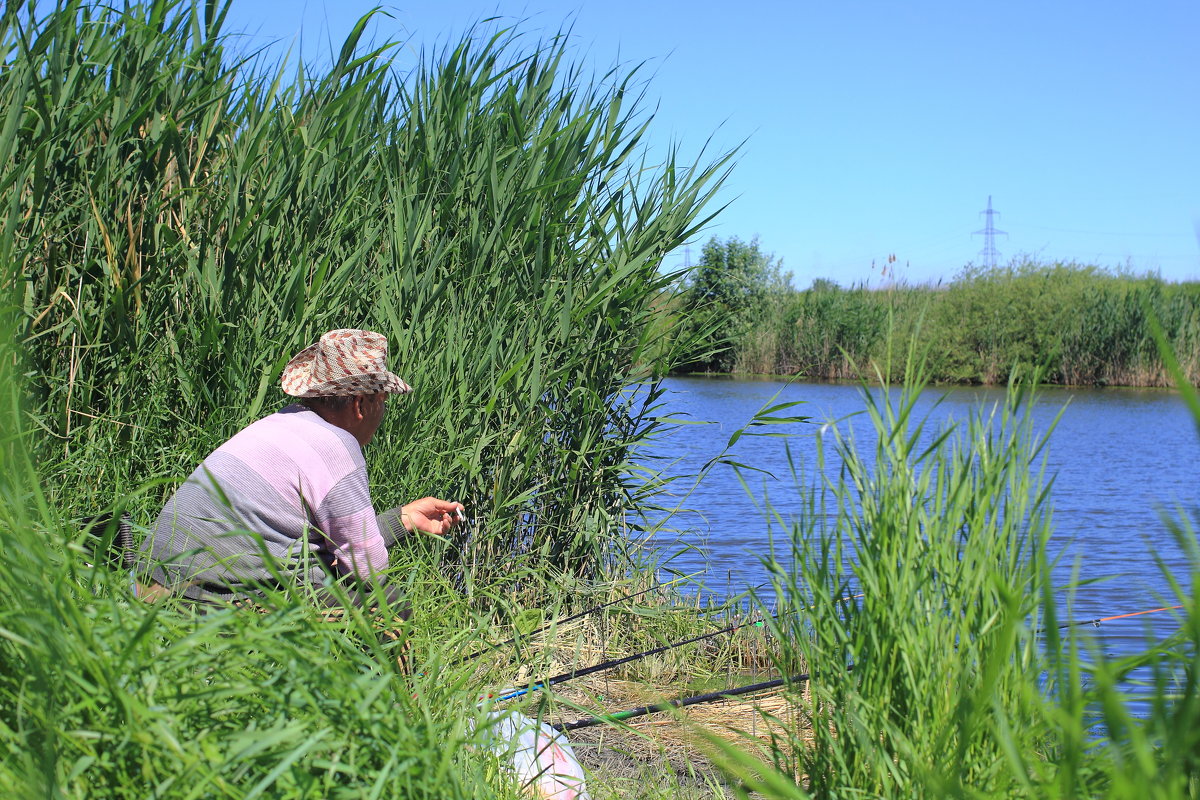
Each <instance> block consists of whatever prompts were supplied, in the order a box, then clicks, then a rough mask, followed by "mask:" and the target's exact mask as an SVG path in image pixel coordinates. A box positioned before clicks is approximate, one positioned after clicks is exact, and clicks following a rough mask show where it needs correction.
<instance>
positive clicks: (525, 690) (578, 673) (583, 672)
mask: <svg viewBox="0 0 1200 800" xmlns="http://www.w3.org/2000/svg"><path fill="white" fill-rule="evenodd" d="M861 596H862V595H855V597H861ZM851 599H853V598H851ZM1178 608H1183V606H1164V607H1163V608H1152V609H1148V610H1145V611H1134V612H1131V613H1128V614H1115V615H1113V616H1110V617H1100V618H1099V619H1090V620H1078V621H1074V622H1066V623H1063V624H1062V625H1059V626H1058V627H1059V628H1067V627H1071V626H1073V625H1095V626H1099V625H1100V623H1101V622H1111V621H1112V620H1117V619H1125V618H1128V617H1137V616H1140V615H1142V614H1154V613H1157V612H1160V611H1172V610H1175V609H1178ZM778 616H779V615H778V614H773V615H771V616H770V617H768V618H767V619H776V618H778ZM763 621H764V620H755V621H752V622H740V623H738V624H736V625H730V626H729V627H727V628H722V629H720V630H717V631H712V632H710V633H704V634H701V635H699V636H693V637H692V638H690V639H684V640H682V641H679V642H673V643H671V644H665V645H662V646H661V647H655V648H653V649H650V650H644V651H642V652H640V653H634V654H633V655H629V656H624V657H622V658H614V659H610V660H608V661H603V662H601V663H599V664H596V665H594V666H591V667H584V668H582V669H574V670H571V671H570V672H563V673H561V674H558V675H554V676H552V677H550V678H547V679H545V680H542V681H538V682H537V683H533V684H530V685H529V686H525V687H521V688H516V689H510V690H508V691H506V692H501V693H499V694H488V695H484V696H482V697H481V698H480V699H481V700H485V699H490V700H495V701H496V702H503V701H505V700H512V699H514V698H517V697H521V696H522V695H525V694H529V693H530V692H535V691H539V690H541V689H546V688H549V687H551V686H555V685H557V684H560V683H565V682H567V681H569V680H574V679H575V678H582V677H585V676H587V675H594V674H595V673H597V672H604V671H606V670H610V669H614V668H616V667H619V666H621V665H623V664H628V663H630V662H632V661H637V660H639V659H642V658H647V657H649V656H653V655H658V654H659V653H665V652H667V651H668V650H674V649H675V648H677V647H683V646H685V645H689V644H695V643H696V642H702V641H704V640H706V639H712V638H715V637H717V636H721V635H723V634H726V633H732V632H734V631H736V630H738V629H739V628H746V627H751V626H760V625H762V624H763Z"/></svg>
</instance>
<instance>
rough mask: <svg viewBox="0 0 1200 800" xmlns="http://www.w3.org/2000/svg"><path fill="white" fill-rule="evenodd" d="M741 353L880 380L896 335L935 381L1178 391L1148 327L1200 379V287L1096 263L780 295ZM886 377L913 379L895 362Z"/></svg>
mask: <svg viewBox="0 0 1200 800" xmlns="http://www.w3.org/2000/svg"><path fill="white" fill-rule="evenodd" d="M755 310H756V311H757V312H758V318H757V319H756V320H755V322H754V324H753V325H750V326H748V327H747V328H746V330H745V332H744V333H742V334H741V335H740V336H739V337H737V338H736V339H735V340H734V341H733V342H732V344H731V348H732V351H731V352H730V354H729V355H728V357H727V359H726V360H727V361H728V362H729V363H731V364H732V371H734V372H742V373H759V374H784V375H803V376H805V377H809V378H817V379H822V380H858V379H861V378H871V377H873V376H874V373H875V372H876V371H878V370H879V369H881V368H882V365H883V364H884V363H888V359H887V348H888V342H889V341H890V338H889V337H896V338H898V339H900V340H901V341H903V340H904V339H905V338H907V337H912V336H919V337H920V339H921V341H922V342H923V343H924V345H925V349H926V351H927V353H926V365H927V368H928V370H929V377H930V380H932V381H934V382H938V383H975V384H990V385H999V386H1003V385H1005V384H1006V383H1007V382H1008V381H1009V379H1010V378H1014V377H1025V378H1028V377H1029V376H1031V375H1032V374H1034V371H1035V370H1036V371H1038V372H1039V374H1040V376H1041V379H1042V381H1043V382H1045V383H1053V384H1063V385H1071V386H1108V385H1114V386H1168V385H1170V376H1169V374H1168V372H1167V370H1166V368H1165V366H1164V364H1163V361H1162V359H1161V358H1160V357H1159V353H1158V349H1157V347H1156V346H1155V343H1154V337H1153V335H1152V333H1151V329H1150V323H1149V320H1150V318H1151V317H1154V318H1156V319H1158V320H1159V321H1160V322H1161V324H1162V326H1163V329H1164V332H1165V334H1166V337H1167V341H1168V343H1169V344H1170V346H1171V347H1172V349H1173V351H1174V352H1175V353H1176V354H1177V356H1178V358H1179V359H1180V360H1181V362H1182V366H1183V368H1184V374H1185V375H1186V376H1187V377H1188V379H1189V380H1191V381H1193V382H1196V381H1200V284H1196V283H1168V282H1165V281H1163V280H1161V279H1159V278H1158V277H1156V276H1153V275H1144V276H1139V275H1131V274H1127V273H1124V272H1121V271H1110V270H1104V269H1100V268H1097V267H1094V266H1088V265H1082V264H1074V263H1055V264H1042V263H1038V262H1036V261H1031V260H1018V261H1014V262H1013V263H1012V264H1010V265H1008V266H1005V267H998V268H995V269H981V268H975V267H967V268H965V269H964V270H963V271H962V272H960V273H959V274H958V275H957V276H955V278H954V279H953V280H950V281H948V282H946V283H945V284H939V285H937V286H912V285H907V284H903V283H901V284H896V285H891V286H887V287H881V288H867V287H866V286H853V287H849V288H843V287H840V286H838V285H837V284H835V283H833V282H832V281H828V280H817V281H814V282H813V285H812V287H810V288H809V289H806V290H804V291H793V290H786V291H777V292H775V293H774V295H773V297H772V298H771V300H770V301H769V302H764V303H761V304H759V305H758V306H756V309H755ZM890 363H891V364H892V367H893V368H894V369H893V372H892V373H891V374H889V375H887V376H886V377H887V378H888V380H890V381H893V382H897V383H898V382H900V381H902V380H903V373H902V371H901V370H902V365H901V364H899V362H896V361H892V362H890Z"/></svg>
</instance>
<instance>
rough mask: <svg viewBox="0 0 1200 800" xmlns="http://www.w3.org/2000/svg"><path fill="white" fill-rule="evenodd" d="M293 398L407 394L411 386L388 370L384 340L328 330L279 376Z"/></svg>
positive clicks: (377, 335)
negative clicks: (383, 393) (382, 393)
mask: <svg viewBox="0 0 1200 800" xmlns="http://www.w3.org/2000/svg"><path fill="white" fill-rule="evenodd" d="M279 381H280V383H282V384H283V391H284V392H285V393H287V394H290V395H291V396H292V397H338V396H345V395H355V394H379V393H380V392H387V393H388V394H408V393H409V392H411V391H412V387H411V386H409V385H408V384H407V383H405V382H404V381H403V380H401V379H400V376H398V375H395V374H393V373H391V372H389V371H388V368H387V337H386V336H384V335H383V334H381V333H375V332H373V331H360V330H354V329H352V328H347V329H342V330H336V331H330V332H329V333H326V334H325V335H323V336H322V337H321V341H319V342H317V343H316V344H314V345H311V346H310V347H306V348H304V349H303V350H301V351H300V352H299V353H297V354H296V355H295V356H293V357H292V360H291V361H289V362H288V364H287V366H286V367H284V368H283V374H282V375H280V376H279Z"/></svg>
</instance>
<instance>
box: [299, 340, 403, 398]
mask: <svg viewBox="0 0 1200 800" xmlns="http://www.w3.org/2000/svg"><path fill="white" fill-rule="evenodd" d="M319 347H320V343H317V344H313V345H309V346H308V347H306V348H304V349H303V350H301V351H300V352H299V353H297V354H296V355H295V356H293V357H292V360H291V361H289V362H288V363H287V366H286V367H284V368H283V372H282V373H280V376H279V381H280V384H281V385H282V387H283V391H284V393H285V394H288V395H290V396H292V397H347V396H351V395H358V394H384V393H386V394H408V393H409V392H411V391H412V387H411V386H409V385H408V383H406V382H405V380H404V379H403V378H401V377H400V376H399V375H397V374H396V373H394V372H391V371H390V370H384V371H381V372H364V373H361V374H358V375H346V376H343V377H340V378H336V379H334V380H328V381H320V382H315V381H314V380H313V376H312V365H313V361H314V359H315V358H316V355H317V349H318V348H319Z"/></svg>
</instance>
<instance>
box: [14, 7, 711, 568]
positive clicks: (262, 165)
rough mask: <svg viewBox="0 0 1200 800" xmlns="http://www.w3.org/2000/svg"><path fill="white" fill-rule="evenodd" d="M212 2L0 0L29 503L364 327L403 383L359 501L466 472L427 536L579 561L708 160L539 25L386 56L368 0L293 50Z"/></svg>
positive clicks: (659, 354) (617, 464) (616, 463)
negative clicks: (464, 509)
mask: <svg viewBox="0 0 1200 800" xmlns="http://www.w3.org/2000/svg"><path fill="white" fill-rule="evenodd" d="M227 8H228V6H227V4H226V3H203V4H202V3H198V2H197V3H189V2H186V0H158V1H157V2H152V3H147V4H131V5H129V6H127V7H124V8H120V9H114V8H111V7H108V6H104V5H101V4H97V3H90V2H83V1H82V0H60V1H59V2H58V3H57V4H56V5H55V6H53V8H51V9H49V10H45V9H42V8H39V7H37V6H36V5H35V4H34V3H32V2H27V3H25V4H23V5H22V4H17V6H13V5H10V6H9V8H8V10H7V11H6V12H5V14H4V15H3V17H0V47H2V48H3V51H4V63H5V65H6V67H5V69H4V71H3V72H2V73H0V96H2V97H3V98H4V108H5V110H6V111H5V120H4V125H3V127H2V129H0V181H2V183H3V185H4V186H5V187H6V188H7V189H8V191H7V192H6V194H5V196H6V198H7V199H8V203H7V205H6V209H5V215H4V217H3V227H2V228H0V252H2V253H3V254H4V255H5V257H6V261H5V263H6V264H8V265H10V269H9V270H8V271H7V272H5V273H4V275H3V277H2V278H0V283H2V284H3V286H4V287H5V288H6V290H9V291H15V292H17V293H18V294H19V296H20V302H19V304H20V307H21V313H20V315H19V320H18V335H17V340H18V342H19V343H20V345H21V347H20V354H21V358H22V359H23V364H24V368H25V371H26V373H27V374H28V376H29V387H30V391H31V400H32V405H31V414H32V415H33V416H34V418H36V420H37V426H38V429H39V431H40V432H41V433H42V434H43V435H42V436H40V437H39V438H38V440H37V442H38V448H39V456H38V463H39V465H40V471H41V473H42V474H43V475H44V476H46V477H47V478H48V479H50V482H51V484H52V485H54V487H55V490H54V492H53V501H54V502H55V503H56V504H58V505H60V506H62V507H65V508H69V509H71V510H72V511H73V512H75V513H86V512H89V511H92V510H93V509H97V508H100V507H104V506H107V505H109V504H111V503H112V502H114V500H115V499H116V498H120V497H123V496H125V495H127V494H128V492H129V490H131V489H133V488H135V487H137V486H139V485H141V483H142V482H143V481H145V480H147V479H149V478H154V477H160V476H161V477H171V478H178V477H179V476H182V475H184V474H186V473H187V472H188V471H190V469H191V466H192V465H193V464H195V463H196V462H197V461H199V460H200V459H201V458H202V457H203V456H204V455H205V454H206V453H207V452H208V451H209V450H211V449H212V448H213V447H214V446H215V445H216V444H218V443H219V442H220V441H222V440H223V439H224V438H226V437H228V436H229V435H230V434H231V433H233V432H234V431H235V430H237V429H238V428H239V427H240V426H242V425H244V424H245V423H246V422H248V421H250V420H251V419H253V418H255V417H257V416H261V415H262V414H263V413H266V412H267V411H269V410H270V409H272V408H274V407H276V406H278V405H279V404H281V403H282V402H283V401H284V398H283V397H282V396H281V394H280V393H279V391H278V389H277V388H276V380H277V376H278V372H279V369H280V368H281V367H282V365H283V363H284V361H285V360H286V359H287V357H288V356H289V355H290V354H292V353H294V352H296V351H297V350H299V349H300V348H301V347H303V346H305V345H306V344H308V343H309V342H311V341H313V340H315V338H316V337H317V336H318V335H319V334H320V333H321V332H322V331H324V330H327V329H330V328H334V327H358V326H362V327H372V328H375V329H377V330H381V331H383V332H384V333H386V334H387V335H388V336H389V339H390V341H391V343H392V348H393V353H394V356H393V363H394V364H395V367H396V369H397V371H399V372H400V373H401V374H402V375H405V377H406V378H408V379H409V380H410V383H412V384H413V385H414V386H416V388H417V392H416V394H414V395H412V396H411V397H410V398H408V399H406V401H405V403H404V405H403V406H402V407H401V408H400V411H399V413H393V415H392V416H391V418H390V420H389V421H387V422H386V423H385V427H384V429H383V431H381V435H380V436H379V437H378V438H377V440H376V442H375V443H374V444H373V445H372V451H373V452H372V454H371V458H370V461H371V463H372V470H373V471H372V478H373V481H374V483H375V485H376V487H377V488H376V497H377V501H378V502H379V503H380V504H381V505H383V504H391V503H397V502H400V501H402V500H405V499H409V498H411V497H413V496H414V495H418V494H425V493H438V494H442V495H446V496H454V497H457V498H461V499H463V500H466V501H468V502H469V503H470V505H471V507H472V509H473V510H474V512H475V513H474V517H475V522H476V524H475V525H473V526H472V527H470V528H469V529H468V531H467V533H466V536H465V538H463V539H461V540H460V541H458V542H457V545H458V549H457V554H456V555H455V556H454V557H455V558H457V559H458V560H459V561H460V562H462V563H467V564H474V565H476V566H477V567H478V568H479V569H482V570H484V571H485V572H487V571H488V570H492V569H493V567H496V565H497V564H498V563H499V561H498V559H501V557H502V556H503V557H504V558H506V559H511V558H514V557H515V558H518V559H525V563H527V564H535V563H536V564H541V565H544V566H546V567H547V568H551V569H554V570H565V571H568V572H572V573H579V574H585V573H586V574H594V573H595V572H596V571H598V570H599V569H601V568H602V566H603V559H602V555H601V553H602V552H603V551H604V548H605V547H607V546H608V545H609V544H612V543H613V542H615V541H617V540H619V538H620V534H621V532H622V526H623V525H625V524H626V522H625V518H626V512H629V511H633V512H636V509H637V506H638V504H639V503H640V502H641V500H642V497H643V493H644V492H647V491H652V490H653V487H652V486H651V487H649V488H646V487H644V486H643V484H642V483H641V481H639V480H634V479H632V478H631V466H632V465H631V463H630V461H631V458H632V453H633V452H634V448H635V447H636V445H637V443H638V442H640V441H641V440H643V439H644V438H645V437H646V436H649V435H652V434H653V432H654V431H655V430H656V426H657V424H658V423H657V422H656V421H655V414H654V412H653V408H654V403H655V398H656V396H657V393H658V390H657V389H656V388H655V383H654V381H655V373H656V369H655V365H658V366H660V367H661V365H664V364H665V365H668V366H669V364H670V361H671V358H672V355H671V354H672V352H673V350H672V347H671V345H670V344H669V343H670V342H671V341H672V337H671V330H670V328H669V327H666V328H664V326H663V325H662V320H661V318H658V317H656V315H655V313H654V311H653V303H654V302H656V300H657V299H658V298H659V296H660V295H661V294H662V292H663V291H665V290H667V289H668V288H669V287H670V286H671V285H672V284H673V282H674V280H675V278H676V277H677V276H676V275H674V274H670V273H661V272H660V271H659V267H660V265H661V260H662V257H663V255H664V254H665V253H667V252H668V251H670V250H672V249H673V248H674V247H676V246H677V245H678V244H680V243H682V242H683V241H685V240H687V239H688V238H689V237H691V236H692V235H694V233H695V231H696V230H697V229H698V228H699V227H700V226H701V225H702V224H703V223H704V222H705V220H706V218H705V217H703V216H702V214H701V209H702V208H703V206H704V204H705V203H706V202H707V201H708V199H709V198H710V197H711V193H712V191H713V190H714V189H715V187H716V186H717V185H719V183H720V181H721V180H722V179H723V177H724V169H725V165H726V163H727V162H726V159H725V158H724V157H718V158H716V159H715V160H714V161H713V162H712V163H708V164H704V163H699V162H697V163H680V161H679V159H678V156H677V154H676V152H675V151H673V150H672V151H669V152H668V153H667V154H666V155H665V156H664V157H663V159H662V160H660V161H654V162H651V161H649V160H648V156H647V155H646V148H645V144H644V143H645V140H644V136H645V132H646V129H647V126H648V125H649V124H650V123H651V121H652V119H651V115H650V114H649V113H647V112H646V111H645V110H644V109H643V104H642V102H641V91H642V88H643V87H642V84H641V83H640V78H639V76H638V75H637V72H636V70H623V69H621V68H614V69H613V70H612V71H611V72H609V73H607V74H604V75H600V76H591V75H588V74H586V73H585V72H584V71H583V69H582V68H580V67H578V66H576V65H573V64H571V63H570V61H569V59H568V53H569V48H570V44H569V40H568V37H567V36H566V35H565V34H560V35H557V36H554V37H551V38H550V39H548V40H546V41H541V42H532V41H529V40H527V39H526V38H525V37H523V36H522V35H521V34H520V33H519V32H517V31H515V30H509V29H501V30H493V31H490V32H489V31H487V30H485V29H479V30H477V31H474V32H472V34H470V35H468V36H467V37H466V38H464V39H463V40H462V41H461V42H459V43H457V44H451V45H446V46H444V47H441V48H431V49H428V50H424V51H422V52H421V53H419V54H418V55H416V56H413V57H406V58H409V60H408V61H402V59H401V54H402V51H400V50H399V49H397V48H396V47H395V45H394V44H393V43H391V42H385V43H384V44H381V45H372V46H365V45H364V44H363V42H364V36H365V31H366V28H367V25H368V24H369V19H364V20H363V21H362V22H360V24H359V25H358V26H357V27H356V28H355V29H354V31H353V32H352V33H351V35H350V37H349V38H348V40H347V41H346V43H345V44H344V46H343V47H342V49H341V51H340V52H339V54H338V55H337V56H336V58H335V59H334V60H333V63H332V64H331V65H330V66H329V67H328V68H327V69H324V70H317V69H313V68H311V67H309V66H306V65H297V66H296V67H295V68H292V67H290V66H289V65H288V64H286V63H283V62H272V61H270V60H269V59H268V58H267V57H265V56H261V55H259V56H254V57H250V58H240V57H237V56H234V55H232V54H231V52H232V51H231V49H230V47H229V40H228V34H227V33H226V32H225V31H224V28H223V22H224V17H225V13H226V10H227ZM663 343H668V344H667V345H666V347H665V349H664V344H663ZM643 385H645V386H647V387H648V389H647V390H644V391H643V390H641V389H639V388H638V387H639V386H643ZM140 497H141V499H138V498H136V497H135V498H134V499H133V500H132V501H130V502H131V503H132V504H133V505H134V510H135V512H137V513H138V514H139V515H140V516H141V518H143V519H145V518H147V517H149V516H151V515H152V514H153V513H154V511H155V509H156V506H157V504H158V503H159V502H160V501H161V491H157V492H150V493H148V494H146V495H141V496H140ZM634 516H635V517H636V513H635V514H634ZM497 569H498V567H497ZM493 571H494V570H493Z"/></svg>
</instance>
